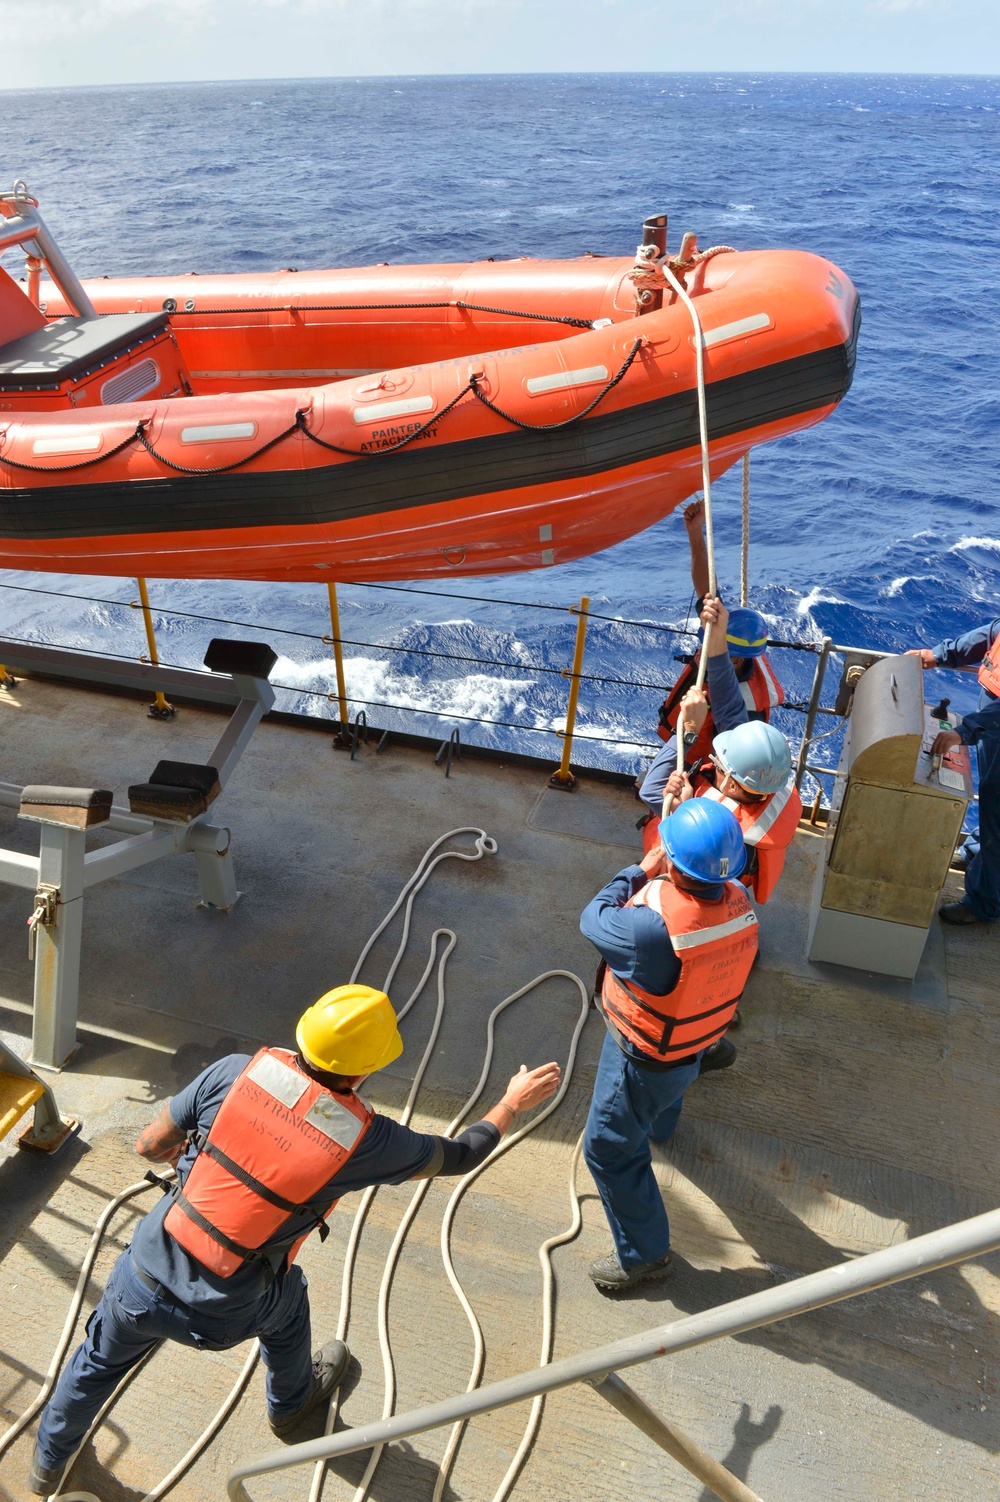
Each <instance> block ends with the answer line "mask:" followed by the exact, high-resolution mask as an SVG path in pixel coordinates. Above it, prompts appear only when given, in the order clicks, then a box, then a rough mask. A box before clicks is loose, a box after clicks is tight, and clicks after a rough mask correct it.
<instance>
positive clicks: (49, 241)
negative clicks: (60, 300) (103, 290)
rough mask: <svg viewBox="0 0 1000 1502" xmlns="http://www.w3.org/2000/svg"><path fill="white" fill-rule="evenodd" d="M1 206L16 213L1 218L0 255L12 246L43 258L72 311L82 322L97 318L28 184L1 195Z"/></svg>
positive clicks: (15, 186) (22, 184)
mask: <svg viewBox="0 0 1000 1502" xmlns="http://www.w3.org/2000/svg"><path fill="white" fill-rule="evenodd" d="M0 203H6V204H7V205H8V206H10V207H12V208H13V210H14V212H13V213H12V214H5V215H4V216H3V217H2V218H0V251H4V250H9V249H10V247H11V246H12V245H24V246H25V247H26V248H27V254H28V256H29V257H30V256H32V255H37V256H40V257H41V259H42V260H43V261H44V262H45V265H46V267H47V269H48V273H49V275H50V276H51V278H52V280H53V281H54V282H55V284H56V286H57V287H58V288H59V291H60V292H61V293H62V295H63V297H64V298H65V299H66V301H67V303H68V304H69V306H70V308H71V309H72V311H73V312H74V313H76V315H77V316H78V317H79V318H97V317H98V316H99V315H98V312H97V309H96V308H95V307H94V304H93V303H92V302H91V300H90V298H89V297H88V296H87V294H86V292H85V291H84V290H83V284H82V283H81V281H80V279H79V277H78V276H77V274H76V272H75V271H74V270H73V268H72V266H71V265H70V264H69V262H68V261H67V260H66V257H65V256H64V255H63V253H62V251H61V250H60V249H59V246H58V245H57V244H56V242H55V240H54V239H53V237H52V235H51V234H50V233H49V230H48V228H47V226H46V224H45V221H44V219H43V218H42V216H41V214H40V213H39V212H38V204H37V203H36V201H35V200H34V199H33V198H32V197H31V196H30V195H29V193H28V189H27V187H26V186H25V184H24V183H23V182H16V183H15V184H14V186H13V188H11V189H10V190H9V192H6V193H0Z"/></svg>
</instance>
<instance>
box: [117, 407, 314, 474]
mask: <svg viewBox="0 0 1000 1502" xmlns="http://www.w3.org/2000/svg"><path fill="white" fill-rule="evenodd" d="M300 426H301V425H300V423H299V413H297V412H296V414H295V421H294V422H293V423H291V424H289V426H288V427H287V428H284V429H283V430H282V431H281V432H280V433H276V434H275V436H274V437H273V438H269V439H268V440H267V442H266V443H262V444H261V445H260V448H256V449H254V451H253V453H252V454H244V455H243V457H242V459H234V460H233V461H232V463H231V464H216V465H212V466H210V467H209V468H207V469H197V468H195V467H194V466H193V465H190V464H177V463H176V462H175V461H174V460H173V459H168V458H167V456H166V454H161V453H159V452H158V450H157V449H155V448H154V447H153V445H152V444H151V443H150V441H149V439H148V438H147V437H146V424H145V423H144V422H141V423H140V424H139V426H138V428H137V430H136V434H135V436H136V437H137V438H138V440H139V442H140V443H141V444H142V446H143V448H144V449H145V450H146V453H147V454H149V456H150V458H152V459H155V460H156V461H157V463H158V464H164V465H166V467H167V469H173V470H176V471H177V473H178V474H179V475H225V474H228V473H229V471H230V470H233V469H240V468H241V466H242V465H244V464H251V463H252V462H253V461H254V459H259V458H260V456H261V454H266V453H267V451H268V449H273V448H274V447H275V446H276V445H277V444H279V443H281V442H283V440H284V439H286V438H290V437H291V435H292V434H293V433H297V432H298V431H299V428H300Z"/></svg>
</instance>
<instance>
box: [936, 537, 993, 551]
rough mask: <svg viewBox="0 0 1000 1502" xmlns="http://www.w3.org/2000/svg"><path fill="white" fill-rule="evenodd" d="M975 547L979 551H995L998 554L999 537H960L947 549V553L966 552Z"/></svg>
mask: <svg viewBox="0 0 1000 1502" xmlns="http://www.w3.org/2000/svg"><path fill="white" fill-rule="evenodd" d="M972 548H976V549H977V550H978V551H979V552H981V553H996V554H998V555H1000V539H998V538H996V537H960V538H959V540H958V542H956V543H954V544H953V545H952V546H951V547H950V548H949V549H948V552H949V553H968V552H969V551H970V550H971V549H972Z"/></svg>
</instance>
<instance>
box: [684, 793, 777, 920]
mask: <svg viewBox="0 0 1000 1502" xmlns="http://www.w3.org/2000/svg"><path fill="white" fill-rule="evenodd" d="M699 783H700V784H701V786H699V785H698V784H699ZM695 791H696V792H697V794H698V796H699V797H700V798H711V799H712V800H713V802H715V803H721V804H722V805H723V807H724V808H728V809H729V810H730V812H731V813H733V814H735V816H736V818H737V820H738V821H739V825H740V829H741V830H742V832H743V843H744V845H749V846H750V847H751V849H756V851H757V869H756V870H755V871H750V872H746V873H744V875H743V877H742V880H743V882H744V884H745V885H746V886H749V887H750V888H752V890H753V895H754V897H755V898H756V899H757V901H758V902H766V901H767V899H768V898H769V897H770V895H771V893H772V892H773V891H774V889H775V887H776V886H777V885H778V878H779V877H780V875H781V873H782V871H783V870H784V867H785V851H786V850H787V849H788V847H789V845H790V844H791V843H792V840H793V838H794V836H795V831H796V829H797V828H798V824H799V820H800V819H801V817H802V799H801V798H800V797H799V792H798V789H797V788H796V786H795V782H794V780H790V781H789V783H788V785H787V787H783V788H782V789H781V792H780V793H773V794H772V795H771V797H770V798H768V800H767V802H766V803H737V801H736V799H735V798H724V797H723V796H722V794H721V793H720V792H719V790H718V789H717V788H715V787H713V786H712V785H711V783H709V782H706V781H705V780H704V779H703V778H700V777H699V778H697V779H696V782H695Z"/></svg>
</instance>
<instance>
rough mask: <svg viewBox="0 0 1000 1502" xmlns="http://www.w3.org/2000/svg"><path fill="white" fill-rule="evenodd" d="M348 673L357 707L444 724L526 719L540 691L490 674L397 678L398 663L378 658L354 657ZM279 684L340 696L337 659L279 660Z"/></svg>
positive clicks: (521, 681)
mask: <svg viewBox="0 0 1000 1502" xmlns="http://www.w3.org/2000/svg"><path fill="white" fill-rule="evenodd" d="M344 667H345V671H346V677H347V696H348V698H349V699H350V700H352V702H355V703H361V702H364V701H375V702H379V703H388V704H398V705H400V706H401V707H403V708H406V709H416V710H421V711H423V713H425V714H432V715H438V716H440V717H441V718H442V719H448V718H449V716H452V715H469V716H471V717H472V718H474V719H483V720H499V719H511V718H520V717H522V716H523V715H525V714H526V713H527V712H528V699H527V696H528V694H529V693H530V692H531V690H532V689H534V688H535V687H536V685H535V682H534V680H533V679H531V678H495V677H490V676H489V675H488V674H486V673H469V674H467V675H466V676H465V677H461V678H459V677H456V678H449V679H446V680H444V681H442V682H438V681H434V682H430V683H420V682H418V681H417V680H415V679H414V678H411V677H407V676H405V675H404V674H401V673H398V672H396V671H395V669H394V667H393V665H392V663H389V662H384V661H381V660H380V659H378V658H374V657H348V658H347V659H346V661H345V663H344ZM273 681H274V682H275V684H276V685H277V684H278V683H283V684H286V685H287V686H288V687H289V688H290V689H292V690H293V691H294V690H296V689H298V690H303V689H311V690H312V691H313V692H318V693H325V694H329V693H334V692H335V690H336V685H337V679H336V670H335V667H334V664H333V660H332V658H331V659H328V658H320V659H318V660H316V661H312V662H295V661H293V659H292V658H290V657H279V658H278V662H277V665H276V667H275V669H274V674H273Z"/></svg>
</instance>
